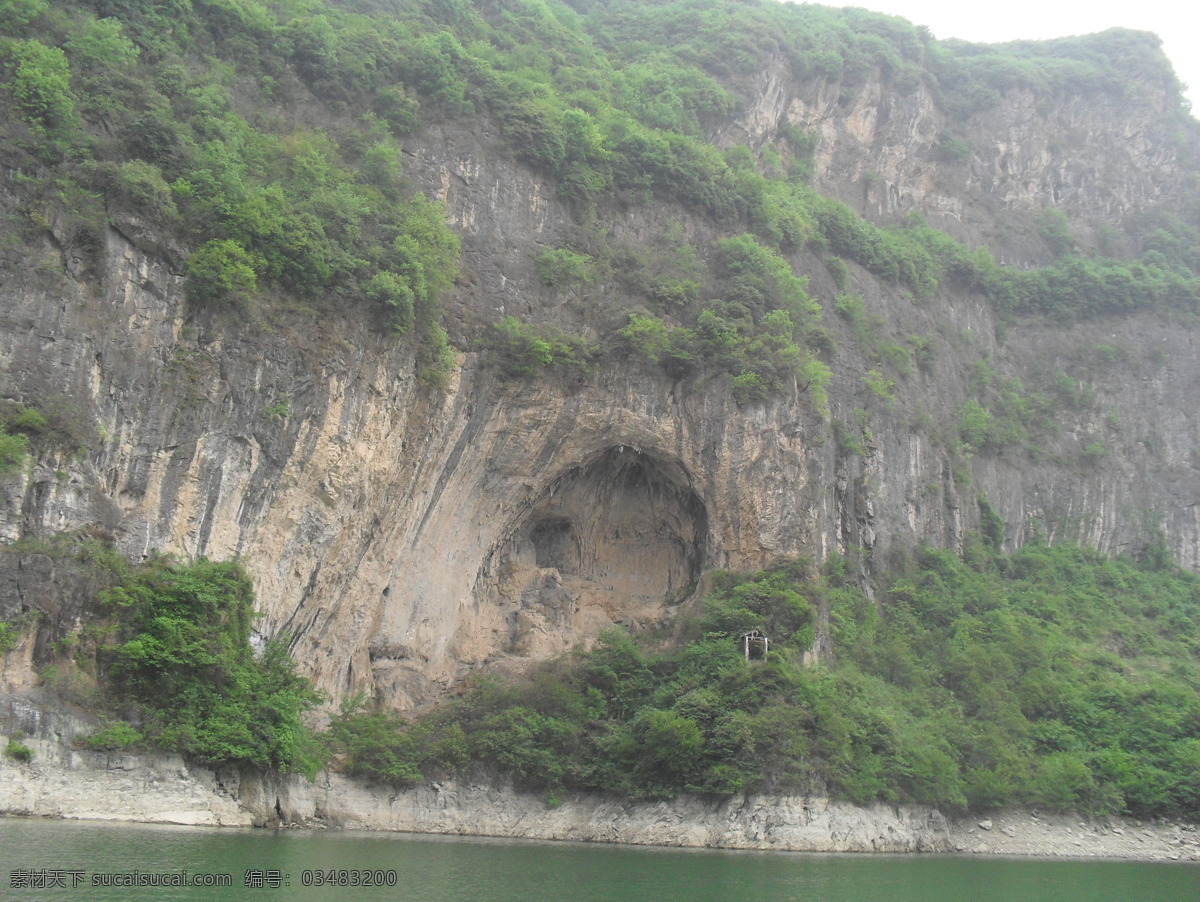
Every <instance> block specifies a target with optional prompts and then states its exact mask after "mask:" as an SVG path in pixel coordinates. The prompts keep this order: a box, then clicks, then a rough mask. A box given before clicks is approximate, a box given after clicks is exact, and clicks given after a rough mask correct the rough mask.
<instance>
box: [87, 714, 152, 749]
mask: <svg viewBox="0 0 1200 902" xmlns="http://www.w3.org/2000/svg"><path fill="white" fill-rule="evenodd" d="M144 739H145V737H144V736H143V735H142V734H141V733H139V732H138V731H137V730H135V729H134V728H133V727H131V726H130V725H129V724H128V723H127V722H126V721H123V720H118V721H114V722H113V723H110V724H107V725H106V726H104V727H102V728H101V729H99V730H97V731H96V732H95V733H92V734H91V735H90V736H85V737H83V739H82V740H81V744H82V745H83V747H84V748H88V749H93V750H95V751H102V752H117V751H123V750H125V749H128V748H130V747H132V746H136V745H137V744H138V743H140V742H142V740H144Z"/></svg>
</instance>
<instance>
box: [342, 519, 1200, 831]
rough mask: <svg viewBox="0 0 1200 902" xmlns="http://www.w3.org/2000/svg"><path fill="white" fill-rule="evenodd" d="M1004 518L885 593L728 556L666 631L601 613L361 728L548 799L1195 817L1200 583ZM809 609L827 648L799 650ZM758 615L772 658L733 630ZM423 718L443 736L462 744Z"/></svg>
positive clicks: (428, 768)
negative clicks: (787, 794) (395, 716)
mask: <svg viewBox="0 0 1200 902" xmlns="http://www.w3.org/2000/svg"><path fill="white" fill-rule="evenodd" d="M989 510H990V508H989ZM993 519H996V518H995V517H994V514H993ZM987 522H990V521H988V520H987V518H985V523H987ZM1002 529H1003V525H1002V524H1000V530H1001V532H1000V537H1002ZM994 532H995V529H994V527H993V528H991V529H985V536H984V539H985V541H984V542H982V543H981V544H979V545H977V546H974V547H972V548H971V549H970V550H969V553H968V554H967V555H966V556H965V557H964V558H959V557H956V556H955V555H952V554H950V553H948V552H941V551H932V550H927V551H923V552H921V553H920V554H919V555H918V557H917V559H916V560H915V561H912V562H911V563H910V565H909V566H908V567H907V568H906V569H905V571H904V572H901V573H895V574H892V575H891V577H890V579H889V582H888V584H887V585H886V586H885V587H884V588H883V589H882V591H881V592H880V593H879V596H878V600H874V601H873V600H871V599H870V598H868V597H867V596H866V595H865V594H863V593H862V592H861V591H859V590H858V589H856V588H853V587H852V586H851V585H850V584H849V582H848V581H847V580H846V578H845V577H844V575H843V573H844V569H848V568H845V564H846V562H844V561H841V560H839V559H834V560H832V561H830V562H829V565H828V566H827V567H826V569H825V572H824V574H823V575H818V574H816V573H814V572H813V571H812V568H811V567H809V566H808V565H806V564H805V563H803V562H800V561H794V560H782V561H779V562H778V563H777V564H775V565H773V566H772V567H770V568H768V569H767V570H764V571H762V572H760V573H757V574H750V575H737V574H718V575H716V576H715V577H714V578H713V582H712V589H711V591H710V593H709V595H708V597H707V598H706V599H705V601H704V604H703V609H702V610H701V611H698V612H697V613H695V614H694V615H692V616H690V617H688V618H686V619H685V620H684V621H683V622H682V623H680V624H679V625H678V629H677V631H676V634H675V635H674V636H671V637H666V636H650V637H647V638H643V639H637V638H633V637H630V636H629V635H627V634H624V633H621V632H613V633H609V634H607V635H605V636H604V637H602V639H601V641H600V642H599V643H598V644H597V645H596V646H595V648H593V649H592V650H590V651H586V652H577V653H575V654H574V655H572V656H569V657H566V658H563V659H560V660H557V661H553V662H551V663H549V664H546V665H543V666H541V667H538V668H536V669H535V670H534V671H533V672H532V673H531V674H530V675H529V676H528V677H527V678H523V679H520V680H515V681H512V682H509V683H504V684H501V683H484V684H483V685H481V686H479V687H478V688H476V689H475V690H474V691H473V692H472V693H471V694H470V695H469V696H467V697H466V698H464V699H462V700H460V701H458V702H457V703H455V704H454V705H452V706H450V707H449V708H447V709H445V710H443V711H441V712H439V713H438V714H437V715H436V716H435V717H434V718H432V719H430V720H429V721H417V722H416V724H414V725H409V726H405V725H404V724H403V723H401V722H399V721H395V722H393V723H392V724H390V725H389V724H385V723H384V722H383V721H381V720H380V719H379V718H380V716H379V715H373V716H372V717H373V719H364V720H363V721H362V724H363V725H362V727H360V728H356V729H355V732H354V735H355V736H356V737H362V736H364V735H366V734H367V733H368V732H373V733H374V734H375V736H376V738H375V740H374V742H375V743H377V744H383V745H385V746H386V748H387V749H388V753H389V754H390V755H394V756H396V757H395V758H394V759H392V758H389V759H388V760H387V763H386V765H385V766H381V767H378V768H377V773H376V774H375V775H374V776H375V777H376V778H377V779H381V780H388V781H394V782H400V783H405V782H412V781H415V780H417V779H419V778H420V777H419V775H420V774H422V773H424V774H426V775H429V774H432V773H444V772H446V771H448V770H453V769H454V759H455V758H456V757H458V756H465V755H468V754H469V757H470V758H471V759H473V760H475V761H477V762H480V763H484V764H488V765H491V766H494V767H497V768H499V769H500V770H501V771H502V772H505V773H507V774H509V775H510V776H511V777H512V778H513V779H514V781H515V782H516V783H517V784H518V785H521V786H525V787H529V788H535V787H541V788H543V789H546V790H547V791H548V792H550V793H551V794H552V795H557V794H558V793H561V792H562V791H565V790H571V789H583V790H602V791H608V792H615V793H619V794H621V795H626V796H635V797H647V798H660V797H667V796H673V795H675V794H677V793H679V792H685V791H691V792H715V793H736V792H742V791H749V790H773V791H821V790H823V789H824V790H827V791H829V792H830V793H831V794H832V795H834V796H836V797H840V798H848V799H851V800H853V801H856V802H864V803H865V802H871V801H875V800H884V801H914V802H927V803H931V804H935V805H938V806H942V807H943V808H947V809H965V808H968V807H970V808H973V809H976V810H979V809H987V808H991V807H994V806H1001V805H1007V804H1014V803H1022V804H1029V805H1035V806H1040V807H1044V808H1048V809H1053V810H1065V809H1084V810H1089V811H1094V812H1128V813H1130V814H1134V815H1138V816H1164V815H1165V816H1172V817H1185V818H1191V819H1195V818H1196V817H1198V816H1200V793H1198V789H1200V787H1198V786H1197V783H1196V780H1195V775H1196V773H1198V772H1200V580H1198V579H1197V578H1196V577H1194V576H1192V575H1190V574H1186V573H1183V572H1180V571H1178V570H1175V569H1173V568H1171V567H1170V566H1168V565H1166V564H1165V563H1164V561H1163V559H1162V556H1161V554H1155V553H1152V552H1153V549H1150V551H1149V552H1148V553H1147V555H1146V561H1145V563H1143V564H1141V565H1139V564H1136V563H1134V562H1131V561H1113V560H1109V559H1106V558H1104V557H1102V556H1100V555H1097V554H1095V553H1092V552H1087V551H1084V550H1082V549H1080V548H1076V547H1072V546H1055V547H1047V546H1041V545H1035V546H1031V547H1027V548H1025V549H1023V550H1021V551H1018V552H1015V553H1013V554H1011V555H1004V554H999V553H997V552H996V551H994V550H991V546H994V545H995V544H998V543H997V542H996V541H995V536H994V535H991V534H992V533H994ZM989 535H991V539H989ZM821 609H824V610H825V611H827V612H828V618H829V623H830V631H831V635H830V640H831V641H832V647H833V655H834V662H833V663H826V664H824V665H819V666H809V665H806V664H805V662H804V654H805V652H807V651H808V650H810V648H811V647H812V646H813V643H814V638H815V628H816V618H817V611H818V610H821ZM756 627H757V628H761V629H763V630H764V632H765V633H766V634H767V635H768V636H769V637H770V638H771V640H772V641H771V644H770V648H769V652H768V654H767V655H766V658H765V660H764V659H762V656H761V654H760V653H759V652H758V651H757V650H755V652H754V653H753V654H752V655H751V660H747V659H746V658H745V656H744V648H743V645H742V643H741V641H740V640H739V636H741V635H742V634H743V633H745V632H746V631H748V630H750V629H753V628H756ZM359 716H361V717H365V716H366V715H359ZM353 722H354V721H353V717H352V716H351V717H350V718H348V719H347V721H345V722H344V723H343V725H342V726H341V727H340V729H342V730H347V729H348V724H350V723H353ZM459 730H461V734H460V733H459ZM431 735H437V736H450V735H452V736H453V739H454V741H453V746H452V747H453V754H448V755H442V756H439V755H437V754H436V753H435V752H434V751H432V748H431V745H430V743H429V741H428V738H427V737H429V736H431ZM461 740H465V751H464V744H463V742H462V741H461ZM355 755H356V759H355V760H356V762H361V761H368V760H370V754H369V753H367V752H366V751H365V750H363V749H362V747H361V746H360V747H359V748H358V749H357V750H356V752H355ZM356 766H357V767H358V772H359V773H364V774H368V775H370V771H369V770H367V769H365V768H364V767H363V765H362V764H357V765H356Z"/></svg>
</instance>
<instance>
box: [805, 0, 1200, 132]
mask: <svg viewBox="0 0 1200 902" xmlns="http://www.w3.org/2000/svg"><path fill="white" fill-rule="evenodd" d="M817 2H818V3H822V4H823V5H826V6H859V7H863V8H865V9H870V10H874V11H876V12H881V13H888V14H889V15H893V16H900V17H902V18H904V19H907V20H908V21H910V22H912V23H913V24H914V25H927V26H929V29H930V31H932V32H933V34H934V36H935V37H938V38H962V39H963V40H966V41H974V42H977V43H983V44H996V43H1000V42H1003V41H1016V40H1024V39H1026V38H1029V39H1042V38H1062V37H1067V36H1069V35H1080V34H1095V33H1096V32H1098V31H1105V30H1106V29H1109V28H1116V27H1120V28H1136V29H1138V30H1140V31H1152V32H1154V33H1155V34H1157V35H1158V36H1159V37H1160V38H1161V39H1162V42H1163V51H1164V52H1165V53H1166V54H1167V57H1168V58H1169V59H1170V60H1171V64H1172V66H1174V68H1175V74H1176V75H1178V76H1179V80H1180V81H1182V82H1183V83H1184V84H1185V85H1187V86H1188V90H1187V96H1188V98H1189V99H1190V100H1191V102H1192V115H1193V116H1197V117H1200V3H1196V2H1195V0H1126V2H1123V3H1116V2H1113V0H1091V2H1079V0H1076V2H1066V3H1064V2H1061V0H990V2H989V0H983V2H979V0H860V2H857V3H854V2H851V3H839V2H838V0H817Z"/></svg>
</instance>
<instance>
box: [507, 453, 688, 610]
mask: <svg viewBox="0 0 1200 902" xmlns="http://www.w3.org/2000/svg"><path fill="white" fill-rule="evenodd" d="M707 543H708V516H707V512H706V510H705V507H704V503H703V502H702V501H701V500H700V498H699V496H698V495H697V494H696V492H695V491H694V490H693V489H692V487H691V479H690V477H689V475H688V473H687V471H686V469H685V468H684V467H683V465H682V464H681V463H680V462H678V461H677V460H674V459H671V458H667V457H663V456H660V455H655V454H652V453H647V452H642V451H637V450H634V449H632V448H621V447H616V448H609V449H607V450H606V451H603V452H601V453H600V454H598V455H596V456H595V457H594V458H592V459H591V460H589V461H587V462H586V463H583V464H581V465H579V466H577V467H574V468H572V469H570V470H568V471H566V472H565V473H563V474H562V475H561V476H559V477H558V478H557V479H556V480H555V481H554V482H553V483H552V484H551V485H550V486H549V487H548V488H547V490H546V491H545V493H544V494H543V495H542V497H541V498H539V499H538V500H537V501H536V502H535V504H534V505H533V507H532V508H531V510H530V511H529V513H528V514H527V515H526V516H525V518H524V519H523V521H522V522H521V523H520V524H519V525H518V527H517V532H516V536H515V541H514V543H513V546H512V550H511V554H510V558H509V559H510V563H512V564H516V565H518V566H519V565H527V566H528V565H533V566H536V567H539V568H543V569H546V568H554V569H556V570H558V571H559V573H560V574H561V575H562V577H563V578H564V580H567V581H569V582H573V583H575V584H576V587H577V588H578V589H579V590H580V591H583V592H592V593H593V596H594V597H595V598H601V597H602V598H603V603H604V605H605V606H606V607H612V606H616V607H619V608H621V609H623V610H632V609H634V608H639V609H644V608H646V607H647V605H652V606H654V607H655V608H657V607H659V606H661V605H662V604H663V603H665V602H670V601H672V600H678V599H679V598H681V597H682V596H683V595H684V594H686V592H687V591H689V590H690V589H691V587H693V586H694V585H695V583H696V581H697V580H698V579H699V577H700V572H701V569H702V567H703V565H704V559H705V553H706V548H707ZM643 613H644V612H643Z"/></svg>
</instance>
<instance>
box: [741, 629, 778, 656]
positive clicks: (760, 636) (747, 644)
mask: <svg viewBox="0 0 1200 902" xmlns="http://www.w3.org/2000/svg"><path fill="white" fill-rule="evenodd" d="M741 639H742V654H744V655H745V656H746V660H747V661H749V660H750V650H751V649H756V650H759V651H761V654H756V655H755V658H756V659H757V660H760V661H765V660H766V659H767V649H768V648H769V647H770V645H771V640H770V639H768V638H767V634H766V633H764V632H763V631H762V630H760V629H758V627H755V628H754V629H752V630H750V632H748V633H742V636H741Z"/></svg>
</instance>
